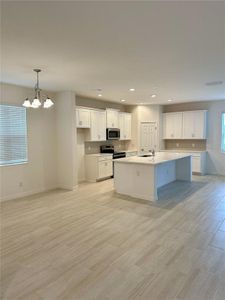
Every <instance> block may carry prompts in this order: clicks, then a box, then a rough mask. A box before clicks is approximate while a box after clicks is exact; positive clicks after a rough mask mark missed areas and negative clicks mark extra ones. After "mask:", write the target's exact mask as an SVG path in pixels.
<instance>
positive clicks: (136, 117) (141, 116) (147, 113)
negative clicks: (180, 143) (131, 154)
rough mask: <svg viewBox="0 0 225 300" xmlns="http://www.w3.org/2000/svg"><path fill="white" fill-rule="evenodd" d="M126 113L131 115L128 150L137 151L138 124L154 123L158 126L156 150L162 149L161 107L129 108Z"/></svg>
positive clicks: (138, 139) (143, 106)
mask: <svg viewBox="0 0 225 300" xmlns="http://www.w3.org/2000/svg"><path fill="white" fill-rule="evenodd" d="M127 111H129V112H131V113H132V127H131V135H132V141H131V142H130V145H129V148H131V149H138V150H140V149H139V147H140V124H141V122H156V124H157V125H158V145H157V150H159V149H161V148H162V147H163V144H162V107H161V106H160V105H138V106H129V107H127Z"/></svg>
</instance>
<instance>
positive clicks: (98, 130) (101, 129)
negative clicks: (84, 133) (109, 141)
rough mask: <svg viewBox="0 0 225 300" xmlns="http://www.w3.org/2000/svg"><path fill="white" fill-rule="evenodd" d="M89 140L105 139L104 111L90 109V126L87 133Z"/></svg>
mask: <svg viewBox="0 0 225 300" xmlns="http://www.w3.org/2000/svg"><path fill="white" fill-rule="evenodd" d="M88 140H89V141H105V140H106V112H105V111H100V110H91V128H90V132H89V133H88Z"/></svg>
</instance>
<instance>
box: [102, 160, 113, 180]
mask: <svg viewBox="0 0 225 300" xmlns="http://www.w3.org/2000/svg"><path fill="white" fill-rule="evenodd" d="M112 174H113V171H112V161H111V160H105V161H100V162H99V163H98V179H101V178H105V177H110V176H112Z"/></svg>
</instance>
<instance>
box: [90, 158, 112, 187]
mask: <svg viewBox="0 0 225 300" xmlns="http://www.w3.org/2000/svg"><path fill="white" fill-rule="evenodd" d="M85 170H86V180H87V181H90V182H95V181H98V180H101V179H104V178H108V177H111V176H112V175H113V162H112V155H104V154H102V155H99V154H96V155H95V154H90V155H86V156H85Z"/></svg>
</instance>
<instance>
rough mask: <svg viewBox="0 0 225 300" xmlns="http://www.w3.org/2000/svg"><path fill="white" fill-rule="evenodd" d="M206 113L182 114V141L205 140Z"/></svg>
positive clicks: (187, 112) (202, 111)
mask: <svg viewBox="0 0 225 300" xmlns="http://www.w3.org/2000/svg"><path fill="white" fill-rule="evenodd" d="M206 115H207V111H205V110H197V111H185V112H183V139H206Z"/></svg>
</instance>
